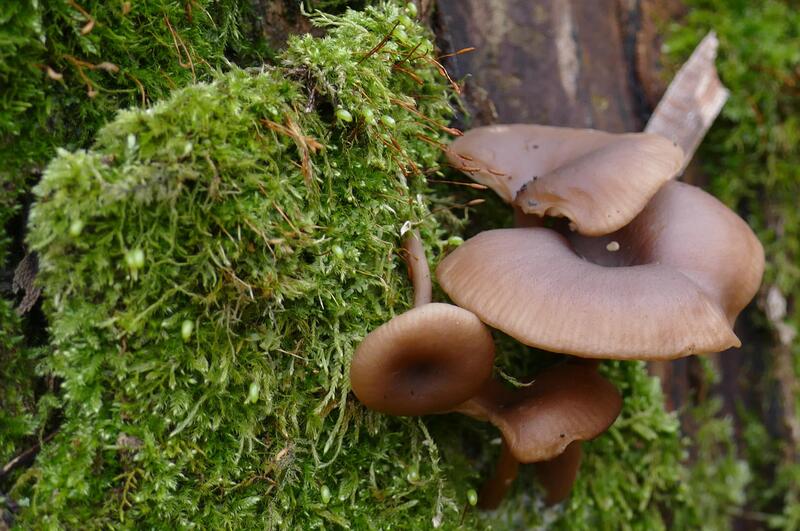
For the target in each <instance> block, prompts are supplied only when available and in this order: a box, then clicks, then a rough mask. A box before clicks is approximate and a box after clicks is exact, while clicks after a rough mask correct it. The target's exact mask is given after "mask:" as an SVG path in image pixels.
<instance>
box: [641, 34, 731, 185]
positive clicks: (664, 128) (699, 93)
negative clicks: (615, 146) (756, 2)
mask: <svg viewBox="0 0 800 531" xmlns="http://www.w3.org/2000/svg"><path fill="white" fill-rule="evenodd" d="M718 47H719V41H718V40H717V36H716V34H715V33H714V32H713V31H712V32H710V33H709V34H708V35H706V36H705V38H704V39H703V40H702V41H700V44H698V45H697V48H695V50H694V52H692V55H691V57H689V59H688V60H687V61H686V63H684V64H683V66H682V67H681V69H680V70H678V73H677V74H676V75H675V78H674V79H673V80H672V83H670V84H669V87H667V91H666V92H665V93H664V96H663V97H662V98H661V101H659V102H658V105H657V106H656V109H655V111H653V115H652V116H651V117H650V120H649V121H648V122H647V126H646V127H645V129H644V131H645V132H646V133H656V134H659V135H661V136H664V137H666V138H668V139H670V140H672V141H673V142H675V143H677V144H678V145H679V146H680V147H681V149H683V153H684V159H683V166H682V167H681V171H680V172H679V175H680V174H682V173H683V170H684V169H685V168H686V165H687V164H689V161H690V160H691V159H692V155H694V152H695V151H696V150H697V147H698V146H699V145H700V142H701V141H702V140H703V137H704V136H705V135H706V132H707V131H708V129H709V128H710V127H711V124H713V123H714V120H715V119H716V117H717V115H718V114H719V112H720V111H721V110H722V106H723V105H725V102H726V101H727V100H728V96H729V95H730V93H729V92H728V89H726V88H725V86H724V85H723V84H722V82H721V81H720V79H719V76H718V75H717V69H716V67H715V66H714V60H715V59H716V57H717V48H718Z"/></svg>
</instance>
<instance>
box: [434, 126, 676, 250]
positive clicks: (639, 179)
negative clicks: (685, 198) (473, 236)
mask: <svg viewBox="0 0 800 531" xmlns="http://www.w3.org/2000/svg"><path fill="white" fill-rule="evenodd" d="M448 158H449V160H450V162H451V164H452V165H453V166H455V167H456V168H458V169H460V170H461V171H463V172H465V173H467V174H468V175H470V176H471V177H472V178H473V179H475V180H476V181H478V182H480V183H482V184H485V185H487V186H489V187H491V188H492V189H493V190H494V191H495V192H497V194H498V195H499V196H500V197H502V198H503V199H504V200H505V201H507V202H509V203H510V202H512V201H514V203H515V204H516V205H518V206H519V207H520V208H522V210H523V211H524V212H525V213H527V214H537V215H539V216H545V215H548V216H565V217H567V218H569V219H570V220H571V221H572V222H573V224H574V225H575V227H576V229H577V230H578V232H580V233H581V234H587V235H600V234H608V233H610V232H613V231H615V230H617V229H619V228H620V227H622V226H624V225H626V224H627V223H628V222H629V221H630V220H631V219H633V217H634V216H636V214H638V213H639V212H640V211H641V210H642V208H644V206H645V205H646V204H647V202H648V201H649V200H650V198H651V197H653V195H654V194H655V193H656V191H658V189H659V188H660V187H661V186H662V185H663V184H664V183H665V182H667V181H668V180H669V179H670V178H672V177H673V176H674V175H675V174H676V173H677V171H678V170H679V169H680V167H681V163H682V162H683V153H682V151H681V149H680V148H679V147H677V146H675V145H674V144H673V143H672V142H670V141H668V140H667V139H665V138H663V137H661V136H658V135H652V134H645V133H630V134H622V135H615V134H611V133H605V132H602V131H595V130H591V129H568V128H560V127H547V126H540V125H523V124H515V125H498V126H489V127H479V128H476V129H472V130H471V131H468V132H467V133H466V134H465V135H464V136H462V137H460V138H458V139H456V140H455V141H454V142H453V143H452V144H451V145H450V148H449V150H448ZM523 188H524V190H523ZM515 198H516V200H515Z"/></svg>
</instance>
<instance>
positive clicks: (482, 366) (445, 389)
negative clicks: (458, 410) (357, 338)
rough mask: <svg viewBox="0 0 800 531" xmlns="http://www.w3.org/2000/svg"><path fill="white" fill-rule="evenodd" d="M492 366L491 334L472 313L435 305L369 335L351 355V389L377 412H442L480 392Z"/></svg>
mask: <svg viewBox="0 0 800 531" xmlns="http://www.w3.org/2000/svg"><path fill="white" fill-rule="evenodd" d="M493 363H494V342H493V341H492V334H491V332H489V329H488V328H486V326H485V325H484V324H483V323H482V322H481V321H480V320H479V319H478V318H477V317H476V316H475V315H474V314H473V313H471V312H469V311H467V310H464V309H462V308H459V307H457V306H453V305H450V304H439V303H432V304H426V305H424V306H419V307H417V308H413V309H412V310H409V311H408V312H406V313H403V314H401V315H398V316H397V317H395V318H394V319H392V320H391V321H389V322H388V323H385V324H383V325H381V326H380V327H378V328H377V329H375V330H374V331H372V332H371V333H370V334H369V335H367V337H366V338H365V339H364V341H363V342H362V343H361V345H359V347H358V349H356V352H355V354H354V356H353V363H352V365H351V367H350V384H351V386H352V389H353V392H354V393H355V395H356V396H357V397H358V399H359V400H360V401H361V402H363V403H364V405H365V406H367V407H368V408H370V409H374V410H376V411H381V412H383V413H389V414H391V415H427V414H431V413H441V412H445V411H448V410H450V409H451V408H452V407H453V406H456V405H458V404H460V403H462V402H463V401H465V400H467V399H468V398H470V397H471V396H473V395H474V394H475V393H477V392H478V391H479V390H480V389H481V387H482V386H483V384H484V383H485V382H486V380H488V379H489V378H490V377H491V374H492V365H493Z"/></svg>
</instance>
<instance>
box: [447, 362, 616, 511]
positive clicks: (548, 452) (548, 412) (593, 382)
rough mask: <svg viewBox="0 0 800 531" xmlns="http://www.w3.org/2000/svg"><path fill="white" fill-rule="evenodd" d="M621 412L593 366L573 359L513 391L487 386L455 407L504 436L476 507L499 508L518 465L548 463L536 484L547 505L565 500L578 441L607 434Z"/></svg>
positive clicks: (492, 384) (610, 387) (495, 384)
mask: <svg viewBox="0 0 800 531" xmlns="http://www.w3.org/2000/svg"><path fill="white" fill-rule="evenodd" d="M621 409H622V397H621V396H620V394H619V392H618V391H617V389H616V388H615V387H614V385H613V384H611V382H609V381H608V380H606V379H605V378H603V377H602V376H600V374H598V372H597V365H596V364H595V363H590V362H588V363H587V362H583V361H577V360H576V361H570V362H567V363H563V364H560V365H556V366H554V367H550V368H548V369H545V370H544V371H542V372H540V373H539V374H537V375H536V378H535V379H534V380H533V382H532V383H531V384H530V385H528V386H527V387H523V388H520V389H517V390H510V389H507V388H506V387H505V386H503V385H502V384H501V383H500V382H498V381H497V380H490V381H489V382H487V385H485V386H484V388H483V389H482V390H481V392H480V393H479V394H478V395H477V396H475V397H473V398H472V399H470V400H469V401H467V402H466V403H465V404H462V405H461V406H458V407H456V408H455V411H458V412H460V413H464V414H467V415H470V416H472V417H474V418H477V419H479V420H488V421H489V422H491V423H492V424H494V425H495V426H496V427H497V428H498V429H499V430H500V432H501V433H502V435H503V449H502V451H501V454H500V458H499V461H498V463H497V466H496V469H495V473H494V474H493V476H492V477H491V478H490V479H489V480H488V481H487V482H486V484H485V485H484V487H483V488H482V490H481V495H482V496H483V497H484V498H485V499H482V500H481V507H483V508H487V509H493V508H496V507H497V506H498V505H499V503H500V500H502V498H503V496H504V495H505V493H506V492H507V491H508V489H509V488H510V486H511V483H512V482H513V480H514V478H515V477H516V467H517V464H518V463H547V464H542V465H541V467H543V468H542V469H541V472H540V480H541V482H542V484H543V486H544V487H545V489H546V490H547V492H548V496H547V498H548V502H552V503H557V502H558V501H561V500H562V499H564V498H565V497H566V496H567V494H569V490H570V488H571V486H572V483H573V482H574V480H575V477H576V475H577V468H578V466H579V465H580V441H587V440H591V439H594V438H595V437H597V436H598V435H600V434H601V433H603V432H604V431H606V430H607V429H608V428H609V426H611V424H613V423H614V420H615V419H616V418H617V416H618V415H619V413H620V411H621ZM576 448H577V450H576ZM565 452H566V453H567V455H566V456H564V457H563V458H562V457H560V456H562V455H564V454H565ZM576 452H577V454H576ZM576 455H577V460H576Z"/></svg>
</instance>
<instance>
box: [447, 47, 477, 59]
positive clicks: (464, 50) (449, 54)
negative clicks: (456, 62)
mask: <svg viewBox="0 0 800 531" xmlns="http://www.w3.org/2000/svg"><path fill="white" fill-rule="evenodd" d="M474 51H475V47H474V46H469V47H467V48H461V49H460V50H458V51H457V52H453V53H446V54H444V55H440V56H439V59H440V60H441V59H447V58H448V57H455V56H456V55H461V54H462V53H469V52H474Z"/></svg>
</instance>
